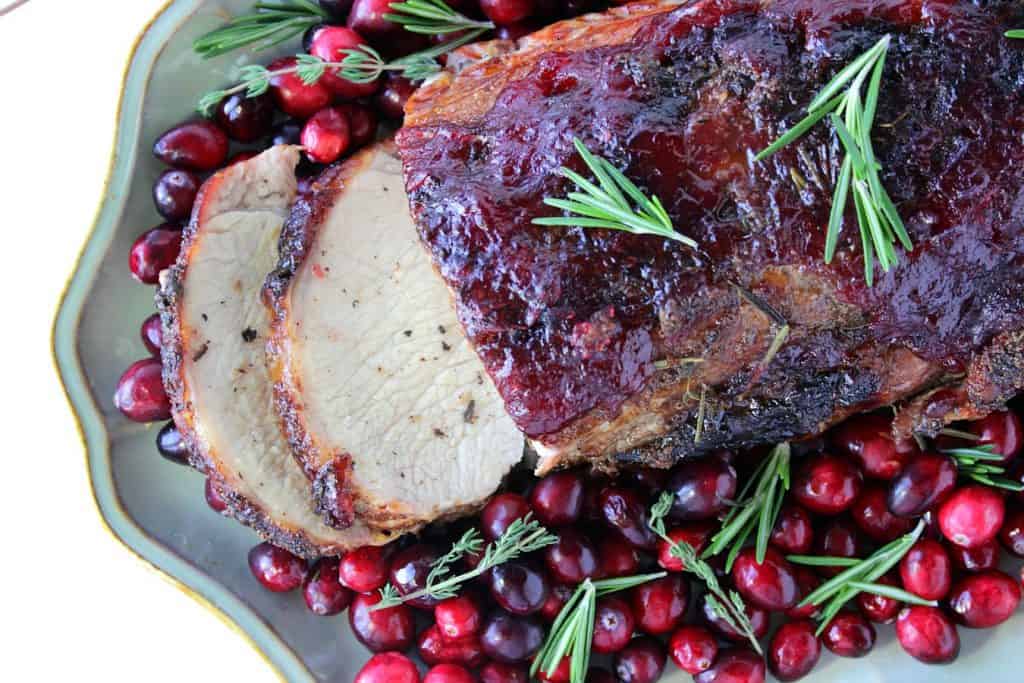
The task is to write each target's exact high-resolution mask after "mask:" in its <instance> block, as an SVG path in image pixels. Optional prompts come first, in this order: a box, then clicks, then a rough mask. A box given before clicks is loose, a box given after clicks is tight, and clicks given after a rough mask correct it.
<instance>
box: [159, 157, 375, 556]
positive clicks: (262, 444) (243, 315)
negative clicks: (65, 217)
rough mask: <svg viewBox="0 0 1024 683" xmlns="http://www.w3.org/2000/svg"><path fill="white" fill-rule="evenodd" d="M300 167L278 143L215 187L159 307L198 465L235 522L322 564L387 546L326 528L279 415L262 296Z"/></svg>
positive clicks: (165, 278)
mask: <svg viewBox="0 0 1024 683" xmlns="http://www.w3.org/2000/svg"><path fill="white" fill-rule="evenodd" d="M297 162H298V150H297V149H296V148H295V147H275V148H273V149H271V150H269V151H267V152H264V153H263V154H260V155H259V156H257V157H255V158H253V159H251V160H248V161H244V162H241V163H237V164H234V165H232V166H230V167H228V168H227V169H225V170H223V171H220V172H219V173H217V174H216V175H214V176H213V177H212V178H210V179H209V180H208V181H207V182H206V183H205V184H204V186H203V188H202V190H201V192H200V195H199V198H198V200H197V202H196V208H195V210H194V212H193V217H192V221H191V223H190V224H189V225H188V227H187V228H186V229H185V237H184V243H183V246H182V250H181V255H180V256H179V258H178V261H177V263H176V264H175V265H174V267H173V268H171V269H170V270H168V271H165V272H164V273H163V274H162V277H161V285H160V291H159V293H158V296H157V304H158V306H159V308H160V312H161V318H162V321H163V339H164V345H163V364H164V384H165V386H166V388H167V391H168V394H169V395H170V397H171V402H172V407H173V412H174V421H175V423H176V424H177V426H178V429H179V430H181V433H182V435H183V436H184V437H185V439H186V440H187V443H188V445H189V447H190V451H191V453H192V457H193V459H194V461H195V464H197V465H199V466H201V467H203V468H204V469H205V470H206V471H207V473H208V476H210V477H211V478H212V480H213V482H214V485H215V486H216V487H217V489H218V490H219V491H220V492H221V493H222V494H224V496H225V498H226V501H227V503H228V509H229V511H230V513H231V514H232V515H233V516H234V517H235V518H237V519H238V520H240V521H241V522H243V523H245V524H247V525H249V526H251V527H253V528H254V529H255V530H256V531H258V532H259V533H260V534H261V535H263V536H264V537H265V538H267V539H269V540H270V541H272V542H273V543H275V544H277V545H279V546H282V547H285V548H288V549H289V550H291V551H292V552H295V553H297V554H300V555H303V556H305V557H315V556H318V555H325V554H328V555H333V554H338V553H340V552H342V551H345V550H347V549H349V548H352V547H355V546H359V545H365V544H371V543H374V544H375V543H383V542H386V541H387V540H388V538H387V537H386V536H385V535H382V534H377V533H375V532H372V531H371V530H369V529H368V528H367V527H366V526H364V525H362V524H358V523H356V524H353V525H352V526H351V527H349V528H347V529H344V530H338V529H334V528H331V527H330V526H328V525H326V524H324V523H323V521H322V520H321V519H320V517H319V516H318V515H317V514H316V513H315V511H314V509H313V507H314V506H313V498H312V496H311V495H310V491H309V482H308V481H307V479H306V477H305V475H304V474H303V471H302V468H300V467H299V466H298V464H297V463H296V462H295V460H294V458H293V457H292V455H291V449H290V448H289V446H288V444H287V442H286V441H285V439H284V436H283V435H282V432H281V429H280V427H279V421H278V419H277V414H276V413H275V412H274V410H273V401H272V392H271V385H270V379H269V376H268V374H267V366H266V354H265V351H264V346H265V343H266V339H267V333H268V329H269V325H270V316H269V314H268V313H267V310H266V309H265V307H264V306H263V305H262V304H261V302H260V290H261V287H262V285H263V281H264V278H265V276H266V273H267V272H269V271H270V270H271V269H272V268H273V266H274V264H275V262H276V260H277V241H278V236H279V234H280V232H281V226H282V224H283V223H284V220H285V217H286V216H287V214H288V207H289V205H290V204H291V202H292V201H293V199H294V197H295V192H296V183H295V175H294V168H295V164H296V163H297Z"/></svg>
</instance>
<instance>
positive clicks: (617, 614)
mask: <svg viewBox="0 0 1024 683" xmlns="http://www.w3.org/2000/svg"><path fill="white" fill-rule="evenodd" d="M635 626H636V620H635V619H634V618H633V610H632V609H631V608H630V606H629V603H627V602H626V601H625V600H623V599H621V598H617V597H614V596H609V597H605V598H601V599H600V600H598V601H597V609H596V611H595V618H594V638H593V649H594V652H598V653H601V654H611V653H613V652H618V651H620V650H621V649H622V648H624V647H626V645H627V644H629V640H630V638H632V637H633V629H634V627H635Z"/></svg>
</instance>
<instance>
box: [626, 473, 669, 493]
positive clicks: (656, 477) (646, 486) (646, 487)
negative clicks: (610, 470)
mask: <svg viewBox="0 0 1024 683" xmlns="http://www.w3.org/2000/svg"><path fill="white" fill-rule="evenodd" d="M668 477H669V471H668V470H662V469H657V468H655V467H632V468H629V469H626V470H623V472H622V473H620V475H619V481H620V482H623V483H626V484H627V485H628V486H629V487H630V488H636V489H640V490H642V491H647V492H648V493H661V492H662V491H664V490H665V483H666V482H667V481H668Z"/></svg>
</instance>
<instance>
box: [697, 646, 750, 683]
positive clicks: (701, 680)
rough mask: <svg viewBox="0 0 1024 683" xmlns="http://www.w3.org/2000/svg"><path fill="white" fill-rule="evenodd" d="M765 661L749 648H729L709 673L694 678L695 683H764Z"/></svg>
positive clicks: (719, 656) (722, 653) (704, 672)
mask: <svg viewBox="0 0 1024 683" xmlns="http://www.w3.org/2000/svg"><path fill="white" fill-rule="evenodd" d="M764 677H765V667H764V659H763V658H762V657H761V656H759V655H758V654H757V653H756V652H754V651H753V650H751V649H749V648H745V647H743V648H729V649H726V650H722V651H721V652H719V653H718V659H716V660H715V663H714V664H712V665H711V668H710V669H708V670H707V671H703V672H701V673H699V674H697V675H696V676H694V677H693V683H764Z"/></svg>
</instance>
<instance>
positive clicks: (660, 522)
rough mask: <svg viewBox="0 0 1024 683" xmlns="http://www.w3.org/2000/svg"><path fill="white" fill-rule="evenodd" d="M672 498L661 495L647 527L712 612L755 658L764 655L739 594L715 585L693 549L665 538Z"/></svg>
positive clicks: (712, 574)
mask: <svg viewBox="0 0 1024 683" xmlns="http://www.w3.org/2000/svg"><path fill="white" fill-rule="evenodd" d="M673 497H674V496H673V494H672V493H671V492H668V491H666V492H664V493H662V494H661V497H660V498H658V502H657V503H655V504H654V507H652V508H651V514H650V520H649V521H648V522H647V524H648V526H650V527H651V530H652V531H653V532H654V533H655V534H657V535H658V537H659V538H661V539H662V540H663V541H665V542H666V543H668V544H669V553H670V554H671V555H672V557H675V558H677V559H679V560H681V561H682V563H683V571H686V572H690V573H691V574H694V575H695V576H696V577H697V578H699V579H700V580H701V581H703V582H704V585H705V586H706V587H707V591H708V593H707V596H706V597H705V599H706V600H707V602H708V606H709V607H710V608H711V609H712V611H714V613H715V614H716V615H717V616H718V617H719V618H720V619H722V620H724V621H725V622H726V623H728V624H729V625H730V626H732V627H733V629H735V630H736V632H737V633H742V634H743V635H744V636H745V637H746V638H747V640H749V641H750V644H751V645H752V646H753V648H754V649H755V650H757V652H758V654H764V651H763V650H762V649H761V644H760V643H759V642H757V636H756V635H754V627H753V626H752V625H751V623H750V619H749V618H748V617H747V606H746V604H745V603H744V602H743V598H742V597H741V596H740V594H739V593H737V592H736V591H734V590H728V591H727V590H725V589H724V588H722V585H721V584H720V583H718V577H717V576H716V575H715V570H714V569H713V568H712V567H711V565H709V564H708V563H707V562H705V561H704V559H703V558H701V557H699V556H698V555H697V552H696V551H695V550H694V549H693V546H691V545H690V544H689V543H686V542H685V541H674V540H672V539H671V538H670V537H669V535H668V531H667V530H666V528H665V516H666V515H667V514H668V512H669V510H670V509H671V507H672V499H673Z"/></svg>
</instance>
